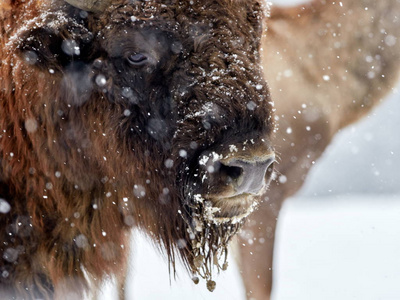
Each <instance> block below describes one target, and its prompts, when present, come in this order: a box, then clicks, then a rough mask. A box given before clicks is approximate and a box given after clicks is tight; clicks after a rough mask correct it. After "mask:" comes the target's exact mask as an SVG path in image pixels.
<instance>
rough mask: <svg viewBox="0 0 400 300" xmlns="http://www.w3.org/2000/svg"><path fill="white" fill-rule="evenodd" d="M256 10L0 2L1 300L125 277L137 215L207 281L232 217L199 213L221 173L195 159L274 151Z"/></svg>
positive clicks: (217, 4) (228, 5)
mask: <svg viewBox="0 0 400 300" xmlns="http://www.w3.org/2000/svg"><path fill="white" fill-rule="evenodd" d="M262 18H263V12H262V9H261V7H260V4H259V3H258V1H231V0H203V1H196V0H194V1H188V0H184V1H175V0H169V1H133V2H132V1H117V2H116V3H114V5H113V6H111V7H109V8H108V9H107V10H106V11H105V12H103V13H102V14H100V15H95V14H92V13H87V12H84V11H82V10H79V9H76V8H73V7H71V6H70V5H68V4H64V3H63V2H58V1H53V2H50V1H45V0H36V1H35V0H30V1H19V0H8V1H3V2H2V4H1V6H0V51H1V52H0V64H1V65H0V68H1V69H0V130H1V133H0V134H1V135H0V162H1V166H0V168H1V169H0V198H1V199H2V202H1V203H0V204H2V205H3V208H2V211H0V242H1V244H0V294H1V295H2V299H4V297H5V298H7V297H10V298H12V297H16V298H17V299H21V298H23V299H33V298H45V299H51V298H57V299H69V298H70V299H79V298H80V297H82V292H83V291H84V290H85V289H87V288H88V286H89V284H94V286H98V285H99V284H100V283H101V281H102V279H103V278H104V277H105V276H106V274H110V275H112V274H121V273H122V274H123V273H124V272H121V270H123V269H124V264H125V259H126V255H127V252H128V243H127V236H128V234H127V233H128V232H129V230H130V228H131V227H132V226H138V227H140V228H142V229H143V230H145V231H146V232H147V233H148V234H149V235H150V236H151V237H152V238H153V239H154V240H155V241H157V242H158V243H159V244H160V245H161V246H162V247H163V248H165V249H166V252H167V254H168V257H169V260H170V261H171V262H172V264H173V263H174V261H175V254H174V253H175V250H177V251H178V253H179V254H180V256H181V257H182V259H183V260H184V261H185V262H186V263H187V264H188V266H189V267H190V269H191V270H192V272H194V273H196V272H198V273H200V275H203V276H204V277H206V279H207V280H209V279H210V272H211V271H210V266H211V265H212V264H213V263H214V260H215V257H218V256H219V255H223V254H224V253H225V251H226V243H227V241H229V239H230V237H231V235H232V234H233V233H234V232H235V231H236V230H237V228H238V226H239V225H240V224H241V223H242V221H240V222H236V223H235V222H234V223H235V224H231V223H229V222H228V223H224V224H218V223H212V222H210V220H209V219H208V218H205V217H202V216H204V214H205V213H208V212H207V209H208V208H207V207H208V205H209V204H210V202H209V201H204V202H201V201H199V199H198V198H196V199H197V200H196V199H195V195H197V197H198V196H199V195H200V196H201V197H203V198H207V195H208V194H209V192H210V191H212V193H213V195H215V194H218V193H224V191H225V190H226V188H227V186H228V185H227V184H226V183H225V182H219V179H218V178H220V176H217V175H221V172H222V171H223V170H222V168H221V170H220V171H219V173H218V172H217V173H216V174H214V175H213V174H208V173H207V171H206V170H203V169H202V168H201V167H200V165H199V158H200V157H202V156H204V155H205V156H207V155H211V154H212V153H219V154H222V155H227V154H229V153H230V151H229V147H228V146H229V145H236V146H238V147H239V146H240V147H241V151H242V150H243V149H246V151H245V152H246V153H247V154H246V155H250V156H251V155H253V156H254V155H256V156H257V155H259V154H260V153H261V154H262V153H265V152H271V145H270V142H269V136H270V134H271V131H272V129H273V124H272V120H271V105H270V102H269V95H268V93H267V87H266V84H265V82H264V80H263V76H262V71H261V69H260V67H259V65H258V64H259V60H260V57H259V52H258V49H259V46H260V39H261V34H262ZM135 55H136V56H135ZM141 55H142V56H141ZM143 56H144V57H145V62H144V63H143ZM246 141H247V145H246V146H243V143H245V144H246ZM249 141H252V142H251V143H250V142H249ZM253 142H254V143H253ZM242 148H243V149H242ZM248 153H250V154H248ZM231 155H232V156H234V154H231ZM240 155H245V154H243V153H242V154H240ZM224 170H225V171H224V172H226V169H224ZM225 175H226V174H225ZM228 175H229V174H228ZM269 175H270V174H269ZM228 177H229V176H228ZM219 214H220V215H218V217H221V218H222V217H232V215H233V216H234V215H235V214H236V213H230V212H228V211H224V210H223V209H222V210H221V211H220V213H219ZM199 221H200V222H202V223H201V224H198V222H199ZM238 224H239V225H238ZM203 272H204V273H203ZM212 285H213V284H212V282H211V283H210V289H212V287H213V286H212ZM68 297H69V298H68Z"/></svg>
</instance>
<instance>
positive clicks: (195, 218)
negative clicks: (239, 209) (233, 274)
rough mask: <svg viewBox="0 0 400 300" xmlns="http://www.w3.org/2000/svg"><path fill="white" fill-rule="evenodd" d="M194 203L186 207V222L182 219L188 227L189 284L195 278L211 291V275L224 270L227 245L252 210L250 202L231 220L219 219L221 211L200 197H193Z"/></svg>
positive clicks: (228, 217)
mask: <svg viewBox="0 0 400 300" xmlns="http://www.w3.org/2000/svg"><path fill="white" fill-rule="evenodd" d="M193 198H194V201H193V202H192V203H191V204H189V205H187V209H188V211H190V216H191V217H190V218H187V217H184V219H185V221H186V223H187V225H188V229H187V230H188V233H189V237H190V240H191V248H192V256H193V264H192V272H193V278H192V279H193V281H194V282H195V283H196V284H197V283H198V282H199V277H198V276H200V277H201V278H203V279H205V280H206V281H207V288H208V290H209V291H211V292H212V291H213V290H214V289H215V286H216V283H215V281H213V271H214V270H215V271H216V272H217V273H219V272H220V271H221V270H226V269H227V267H228V262H227V256H228V244H229V242H230V241H231V239H232V237H233V236H234V235H235V234H236V233H237V232H238V230H239V229H240V228H241V227H242V225H243V224H244V221H245V219H246V217H247V216H248V215H249V214H250V213H251V212H252V211H253V210H254V209H255V207H256V206H257V202H255V201H254V202H253V204H252V205H250V206H249V207H248V208H247V210H246V211H245V212H244V213H242V214H240V215H235V216H224V215H221V208H220V207H216V206H214V204H213V203H212V201H210V200H206V199H204V198H203V197H202V196H201V195H200V194H196V195H194V197H193Z"/></svg>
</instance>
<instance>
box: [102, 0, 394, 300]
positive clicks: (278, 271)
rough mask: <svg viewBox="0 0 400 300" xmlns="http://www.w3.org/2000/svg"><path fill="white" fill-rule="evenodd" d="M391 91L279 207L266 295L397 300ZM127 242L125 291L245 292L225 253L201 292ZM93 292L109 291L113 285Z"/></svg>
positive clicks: (138, 294) (142, 294)
mask: <svg viewBox="0 0 400 300" xmlns="http://www.w3.org/2000/svg"><path fill="white" fill-rule="evenodd" d="M275 2H280V3H286V4H291V3H295V2H297V3H299V2H305V1H301V0H280V1H275ZM399 98H400V96H399V95H398V94H394V95H392V96H391V97H389V99H388V100H386V101H385V102H384V103H383V104H382V105H381V106H380V107H378V109H377V110H375V111H373V112H372V113H371V115H370V116H369V117H367V118H365V119H364V120H363V121H362V122H360V123H358V124H357V125H354V126H351V127H349V128H347V129H345V130H343V132H341V133H340V134H338V135H337V137H336V139H335V140H334V143H333V144H332V145H331V146H330V147H329V149H328V151H327V152H326V153H325V154H324V156H323V157H322V158H321V159H320V160H319V161H318V164H317V165H316V166H315V168H314V169H313V170H312V172H311V174H310V176H309V178H308V181H307V183H306V185H305V186H304V188H303V190H302V191H301V192H300V193H299V195H298V196H297V197H296V198H293V199H289V200H288V201H287V202H286V204H285V205H284V207H283V210H282V213H281V216H280V219H279V226H278V234H277V244H276V248H275V262H274V269H275V285H274V295H273V299H274V300H291V299H295V300H321V299H324V300H326V299H328V300H329V299H335V300H337V299H340V300H353V299H359V300H369V299H371V300H372V299H374V300H378V299H382V300H392V299H393V300H394V299H400V138H399V134H398V132H400V118H398V113H399V112H400V101H399V100H400V99H399ZM134 245H135V247H134V253H133V255H132V262H131V268H130V269H131V273H130V275H129V280H128V286H127V288H128V294H129V299H139V300H159V299H165V300H172V299H173V300H183V299H191V300H197V299H199V300H200V299H207V300H214V299H215V300H217V299H218V300H225V299H232V300H242V299H245V297H244V289H243V286H242V283H241V279H240V276H239V271H238V269H237V267H236V266H235V264H234V262H233V261H231V263H230V267H229V269H228V271H226V272H224V273H222V274H221V275H220V276H219V277H218V278H217V288H216V290H215V291H214V292H213V293H209V292H208V291H207V289H206V288H205V283H204V282H200V284H199V285H197V286H196V285H194V284H193V283H192V282H191V280H190V276H188V275H187V274H186V273H185V271H183V270H180V271H178V272H179V273H178V276H179V278H177V280H174V279H172V280H171V282H170V279H169V275H168V274H169V273H168V266H167V265H166V263H165V259H163V257H162V256H161V255H159V254H158V253H156V251H154V248H153V247H152V246H151V245H150V244H149V243H148V242H147V240H146V238H145V237H144V236H140V235H136V236H135V238H134ZM101 299H102V300H105V299H107V300H110V299H116V297H115V296H113V290H112V288H110V287H108V289H106V290H105V291H104V294H103V296H102V297H101Z"/></svg>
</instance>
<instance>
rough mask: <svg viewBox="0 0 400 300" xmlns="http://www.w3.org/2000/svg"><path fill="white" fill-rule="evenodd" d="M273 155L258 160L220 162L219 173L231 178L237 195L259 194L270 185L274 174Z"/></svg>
mask: <svg viewBox="0 0 400 300" xmlns="http://www.w3.org/2000/svg"><path fill="white" fill-rule="evenodd" d="M274 161H275V156H274V155H273V154H271V155H268V156H267V157H263V158H257V159H230V160H228V161H225V162H222V161H221V162H220V163H221V165H220V168H219V172H221V173H224V175H225V176H226V178H229V181H230V182H227V183H229V184H232V185H233V186H234V187H235V194H237V195H240V194H243V193H247V194H258V193H259V192H260V191H261V190H262V189H263V188H264V186H266V185H268V184H269V181H270V179H271V176H272V173H273V162H274Z"/></svg>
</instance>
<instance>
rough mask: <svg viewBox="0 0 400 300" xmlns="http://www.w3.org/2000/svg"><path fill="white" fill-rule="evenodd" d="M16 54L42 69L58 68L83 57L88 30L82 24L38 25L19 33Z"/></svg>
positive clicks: (87, 41) (90, 35)
mask: <svg viewBox="0 0 400 300" xmlns="http://www.w3.org/2000/svg"><path fill="white" fill-rule="evenodd" d="M18 40H19V43H18V47H17V48H18V50H17V54H18V56H19V57H20V58H21V59H23V60H24V61H25V62H26V63H28V64H30V65H32V66H34V67H36V68H38V69H40V70H42V71H45V70H52V72H57V71H62V70H63V69H64V68H65V67H66V66H68V65H69V64H70V63H71V62H72V61H82V60H85V59H87V56H88V55H87V54H88V53H89V50H88V48H89V46H90V42H91V40H92V34H91V33H90V32H89V31H88V30H86V29H85V28H83V27H71V26H68V27H66V28H58V29H57V30H55V29H52V28H48V27H39V28H35V29H32V30H28V31H25V32H24V33H22V34H21V35H20V36H19V39H18Z"/></svg>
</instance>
